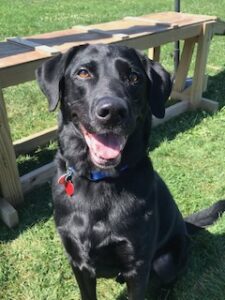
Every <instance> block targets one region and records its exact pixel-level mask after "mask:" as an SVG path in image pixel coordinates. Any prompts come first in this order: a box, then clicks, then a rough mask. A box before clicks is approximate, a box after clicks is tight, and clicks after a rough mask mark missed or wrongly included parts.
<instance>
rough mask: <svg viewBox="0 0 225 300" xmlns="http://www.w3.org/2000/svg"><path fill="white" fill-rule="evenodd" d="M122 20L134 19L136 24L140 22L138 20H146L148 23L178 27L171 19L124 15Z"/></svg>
mask: <svg viewBox="0 0 225 300" xmlns="http://www.w3.org/2000/svg"><path fill="white" fill-rule="evenodd" d="M123 19H124V20H128V21H134V22H136V24H138V23H140V22H145V23H146V22H147V23H149V24H152V25H155V26H156V25H162V24H163V25H164V26H166V25H167V26H168V27H172V28H174V27H178V25H177V24H174V23H173V22H172V21H173V20H172V19H171V20H170V21H168V22H166V23H165V22H163V21H162V20H160V19H158V20H157V19H152V18H151V17H147V16H146V17H129V16H127V17H125V18H123Z"/></svg>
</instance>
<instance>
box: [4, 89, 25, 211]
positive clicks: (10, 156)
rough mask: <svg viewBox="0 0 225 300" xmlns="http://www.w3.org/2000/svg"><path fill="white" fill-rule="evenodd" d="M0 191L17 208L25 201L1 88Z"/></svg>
mask: <svg viewBox="0 0 225 300" xmlns="http://www.w3.org/2000/svg"><path fill="white" fill-rule="evenodd" d="M0 190H1V194H2V197H3V198H4V199H5V200H6V201H7V202H9V203H10V204H11V205H13V206H16V205H18V204H20V203H21V202H22V201H23V192H22V187H21V183H20V178H19V172H18V169H17V164H16V156H15V152H14V148H13V145H12V139H11V135H10V128H9V124H8V119H7V112H6V107H5V103H4V99H3V93H2V89H1V88H0Z"/></svg>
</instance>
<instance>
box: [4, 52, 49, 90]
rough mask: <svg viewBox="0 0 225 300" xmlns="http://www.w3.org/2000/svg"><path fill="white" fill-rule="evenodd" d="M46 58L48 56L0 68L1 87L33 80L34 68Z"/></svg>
mask: <svg viewBox="0 0 225 300" xmlns="http://www.w3.org/2000/svg"><path fill="white" fill-rule="evenodd" d="M47 59H49V57H45V58H44V59H41V60H35V61H31V62H27V63H24V64H18V65H14V66H12V67H10V68H3V69H1V68H0V82H1V86H2V88H6V87H9V86H13V85H17V84H20V83H23V82H27V81H31V80H35V73H34V72H35V70H36V69H37V67H38V66H39V65H40V64H42V63H43V62H44V61H46V60H47Z"/></svg>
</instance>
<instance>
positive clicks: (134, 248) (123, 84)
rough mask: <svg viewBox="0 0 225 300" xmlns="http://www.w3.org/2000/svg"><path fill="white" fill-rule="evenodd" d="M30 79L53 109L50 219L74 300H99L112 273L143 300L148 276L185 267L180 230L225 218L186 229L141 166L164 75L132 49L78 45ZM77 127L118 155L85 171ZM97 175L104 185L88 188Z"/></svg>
mask: <svg viewBox="0 0 225 300" xmlns="http://www.w3.org/2000/svg"><path fill="white" fill-rule="evenodd" d="M37 79H38V82H39V84H40V86H41V89H42V91H43V92H44V94H45V95H46V96H47V98H48V101H49V110H50V111H52V110H54V109H55V108H56V106H57V104H58V102H59V101H60V113H59V131H58V135H59V151H58V154H57V156H56V164H57V173H56V175H55V178H54V180H53V187H52V192H53V200H54V217H55V222H56V226H57V228H58V231H59V234H60V236H61V239H62V242H63V244H64V247H65V249H66V252H67V254H68V257H69V260H70V263H71V266H72V268H73V271H74V274H75V276H76V279H77V282H78V284H79V287H80V292H81V297H82V300H96V299H97V298H96V278H97V277H101V276H103V277H114V276H117V275H118V274H119V277H118V280H119V281H125V282H126V284H127V287H128V298H129V299H130V300H144V295H145V290H146V285H147V283H148V279H149V274H150V271H153V272H155V273H156V274H157V276H158V277H159V278H160V280H161V281H162V283H164V284H168V283H171V282H173V281H174V280H175V279H176V278H177V276H178V275H179V274H180V273H181V272H182V270H183V269H184V268H185V265H186V260H187V252H188V244H189V239H188V232H187V228H188V229H190V230H191V231H193V228H195V229H196V228H197V229H199V225H200V226H201V225H203V226H205V225H209V224H212V223H213V222H214V221H215V220H216V219H217V217H218V214H219V212H220V213H221V212H222V211H224V209H225V202H224V201H221V202H219V203H218V204H217V205H216V206H214V207H213V208H211V209H207V210H205V211H204V212H203V213H200V214H199V215H194V216H193V217H190V218H189V219H187V222H188V225H186V223H185V221H184V219H183V217H182V215H181V213H180V212H179V210H178V208H177V206H176V204H175V202H174V200H173V198H172V196H171V194H170V192H169V190H168V188H167V187H166V185H165V183H164V182H163V181H162V179H161V178H160V177H159V175H158V174H157V173H156V172H155V171H154V170H153V166H152V163H151V161H150V159H149V158H148V150H149V149H148V140H149V136H150V130H151V115H152V114H153V115H155V116H156V117H158V118H162V117H163V116H164V114H165V101H166V100H167V98H168V97H169V94H170V91H171V79H170V76H169V74H168V73H167V72H166V71H165V70H164V69H163V68H162V66H161V65H160V64H158V63H156V62H153V61H151V60H149V59H148V58H147V57H146V56H144V55H143V54H141V53H139V52H137V51H136V50H134V49H130V48H127V47H119V46H114V45H107V46H106V45H93V46H90V45H83V46H79V47H75V48H72V49H71V50H69V51H68V52H67V53H65V54H63V55H59V56H56V57H54V58H52V59H51V60H49V61H47V62H46V63H44V64H43V65H42V66H41V67H40V68H39V69H38V70H37ZM82 128H85V130H87V131H88V132H89V133H90V134H109V135H111V136H112V135H113V136H115V135H116V136H120V137H122V138H126V139H127V140H126V145H125V147H124V149H123V150H122V153H121V155H119V156H118V158H116V159H109V160H105V161H104V164H102V165H99V164H96V163H95V162H93V159H92V158H91V157H90V151H89V148H88V146H87V143H86V140H85V138H84V132H83V131H82ZM124 166H126V168H124ZM68 167H73V168H75V169H76V175H75V176H74V177H73V179H72V182H73V184H74V187H75V192H74V195H73V196H72V197H69V196H67V195H66V193H65V190H64V187H63V185H59V184H58V183H57V179H58V178H59V177H60V176H61V175H62V174H64V173H66V170H67V168H68ZM100 169H105V172H107V174H108V176H107V178H103V179H101V180H98V181H95V182H93V181H92V180H91V179H90V173H91V172H93V171H99V170H100ZM202 220H204V221H202ZM187 226H188V227H187ZM194 231H195V230H194Z"/></svg>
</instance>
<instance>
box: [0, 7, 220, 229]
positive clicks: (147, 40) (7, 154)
mask: <svg viewBox="0 0 225 300" xmlns="http://www.w3.org/2000/svg"><path fill="white" fill-rule="evenodd" d="M224 32H225V25H224V22H222V21H220V20H219V19H218V18H217V17H215V16H205V15H193V14H185V13H176V12H162V13H154V14H149V15H144V16H140V17H126V18H124V19H122V20H119V21H112V22H108V23H101V24H95V25H90V26H75V27H73V28H71V29H67V30H61V31H55V32H51V33H44V34H40V35H34V36H29V37H22V38H21V37H14V38H8V39H7V40H6V41H3V42H0V197H1V198H0V217H1V218H2V219H3V221H4V222H5V223H6V224H7V225H8V226H10V227H12V226H14V225H15V224H17V223H18V215H17V212H16V210H15V207H16V206H17V205H18V204H20V203H22V202H23V194H24V192H26V191H28V190H29V187H34V186H35V185H36V184H40V182H41V183H42V182H43V178H44V179H45V180H47V178H48V177H49V176H50V174H51V172H50V173H46V172H47V168H45V169H44V170H45V171H44V172H45V176H44V177H43V176H42V181H40V180H37V174H38V172H36V171H35V173H34V174H33V173H32V174H30V175H29V174H28V175H26V177H23V178H20V177H19V173H18V169H17V164H16V157H15V151H14V148H15V147H18V149H19V148H20V147H21V143H16V146H15V147H14V146H13V142H12V138H11V134H10V128H9V124H8V119H7V112H6V107H5V103H4V98H3V89H4V88H7V87H9V86H13V85H17V84H19V83H23V82H27V81H30V80H34V79H35V76H34V71H35V69H36V68H37V67H38V66H39V65H40V64H41V63H42V62H44V61H45V60H46V59H48V58H49V57H51V56H53V55H56V54H58V53H63V52H65V51H67V50H68V49H69V48H70V47H72V46H76V45H80V44H85V43H89V44H94V43H111V44H119V45H127V46H130V47H134V48H137V49H140V50H144V49H149V57H150V58H152V59H154V60H158V61H159V60H160V47H161V46H162V45H164V44H166V43H170V42H175V41H178V40H183V41H184V46H183V51H182V54H181V59H180V64H179V67H178V69H177V71H176V74H175V81H174V85H173V91H172V98H174V99H179V100H181V102H179V103H177V104H176V105H174V106H172V107H169V108H168V109H167V112H166V116H165V119H164V121H165V120H167V119H169V118H171V117H173V116H175V115H178V114H180V113H182V112H184V111H186V110H188V109H190V108H192V109H195V108H199V107H200V108H204V109H208V110H210V111H215V110H216V109H217V103H216V102H214V101H212V100H209V99H204V98H202V93H203V91H204V90H205V89H206V86H207V76H206V74H205V69H206V63H207V56H208V51H209V46H210V41H211V38H212V36H213V35H214V34H215V33H224ZM195 47H197V54H196V59H195V69H194V75H193V78H192V84H191V86H189V87H188V88H186V89H185V83H186V78H187V75H188V71H189V67H190V63H191V61H192V55H193V51H194V48H195ZM155 123H160V121H159V120H155ZM54 134H55V129H51V130H50V131H47V132H46V131H45V132H44V133H43V132H42V133H41V134H35V136H33V137H32V138H26V140H25V141H23V143H22V148H23V147H25V148H26V145H30V147H31V148H32V146H34V145H37V143H39V142H40V143H41V140H46V138H49V137H50V136H52V135H54ZM27 149H30V148H29V147H28V148H27ZM42 170H43V169H42ZM48 172H49V170H48ZM39 174H40V173H39ZM46 174H48V175H46Z"/></svg>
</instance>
